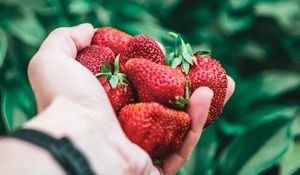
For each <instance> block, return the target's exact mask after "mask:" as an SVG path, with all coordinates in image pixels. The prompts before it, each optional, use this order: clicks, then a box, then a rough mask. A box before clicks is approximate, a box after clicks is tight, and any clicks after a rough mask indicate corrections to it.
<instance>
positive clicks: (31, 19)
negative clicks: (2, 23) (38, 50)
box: [6, 7, 46, 46]
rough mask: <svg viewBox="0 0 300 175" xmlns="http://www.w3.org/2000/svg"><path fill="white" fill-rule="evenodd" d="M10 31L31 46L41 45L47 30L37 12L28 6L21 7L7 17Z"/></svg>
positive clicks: (7, 25)
mask: <svg viewBox="0 0 300 175" xmlns="http://www.w3.org/2000/svg"><path fill="white" fill-rule="evenodd" d="M6 27H7V28H8V32H9V33H11V34H12V35H14V36H15V37H17V38H19V39H20V40H22V41H23V42H25V43H26V44H29V45H31V46H39V45H40V44H41V42H42V41H43V39H44V38H45V36H46V32H45V30H44V28H43V26H42V24H41V23H40V21H38V19H37V18H36V16H35V14H34V13H33V12H32V11H31V10H29V9H28V8H25V7H23V8H20V10H19V11H18V12H16V13H15V14H14V15H13V16H11V17H9V18H6Z"/></svg>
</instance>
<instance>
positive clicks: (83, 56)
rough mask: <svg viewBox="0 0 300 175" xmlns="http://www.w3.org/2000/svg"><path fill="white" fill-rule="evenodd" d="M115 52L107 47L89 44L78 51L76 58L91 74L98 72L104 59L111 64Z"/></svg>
mask: <svg viewBox="0 0 300 175" xmlns="http://www.w3.org/2000/svg"><path fill="white" fill-rule="evenodd" d="M114 58H115V54H114V53H113V52H112V51H111V50H110V48H108V47H103V46H97V45H91V46H88V47H86V48H84V49H82V50H81V51H79V52H78V54H77V56H76V60H77V61H78V62H80V63H81V64H82V65H83V66H85V67H86V68H88V69H89V70H90V71H91V72H92V73H93V74H97V73H100V72H101V71H102V70H101V65H102V64H103V63H104V61H105V60H106V61H107V62H108V63H109V64H110V65H112V64H113V62H114Z"/></svg>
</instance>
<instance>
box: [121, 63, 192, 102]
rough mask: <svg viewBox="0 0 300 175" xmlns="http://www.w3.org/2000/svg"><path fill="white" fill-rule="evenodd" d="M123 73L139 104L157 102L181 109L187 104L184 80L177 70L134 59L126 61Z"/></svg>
mask: <svg viewBox="0 0 300 175" xmlns="http://www.w3.org/2000/svg"><path fill="white" fill-rule="evenodd" d="M125 73H126V75H127V76H128V78H129V80H130V81H131V82H132V84H133V86H134V87H135V89H136V91H137V96H138V98H139V100H140V101H141V102H159V103H161V104H164V105H167V106H172V107H179V108H182V107H184V105H185V104H186V103H187V101H186V100H185V99H184V98H183V97H185V95H188V94H185V93H186V92H185V91H186V78H185V76H184V74H183V73H181V72H180V71H179V70H176V69H173V68H171V67H169V66H165V65H160V64H157V63H154V62H152V61H150V60H146V59H140V58H134V59H130V60H129V61H127V63H126V65H125Z"/></svg>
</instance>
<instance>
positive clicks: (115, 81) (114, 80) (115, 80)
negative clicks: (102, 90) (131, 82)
mask: <svg viewBox="0 0 300 175" xmlns="http://www.w3.org/2000/svg"><path fill="white" fill-rule="evenodd" d="M118 81H119V79H118V77H117V76H114V75H113V76H111V78H110V79H109V84H110V85H111V87H112V89H114V88H116V87H117V85H118Z"/></svg>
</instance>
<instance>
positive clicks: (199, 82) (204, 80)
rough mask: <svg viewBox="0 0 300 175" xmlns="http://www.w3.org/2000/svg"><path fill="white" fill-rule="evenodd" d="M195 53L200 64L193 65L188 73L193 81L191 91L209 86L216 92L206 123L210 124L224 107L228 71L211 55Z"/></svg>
mask: <svg viewBox="0 0 300 175" xmlns="http://www.w3.org/2000/svg"><path fill="white" fill-rule="evenodd" d="M195 55H196V58H197V61H198V65H195V66H192V67H191V69H190V71H189V73H188V77H189V79H190V81H191V91H192V92H193V91H195V90H196V89H197V88H198V87H201V86H207V87H209V88H210V89H211V90H212V91H213V92H214V96H213V98H212V101H211V105H210V109H209V114H208V118H207V121H206V123H205V125H206V126H208V125H209V124H211V123H212V122H214V121H215V120H216V118H217V117H218V116H219V115H220V114H221V112H222V109H223V105H224V100H225V95H226V90H227V77H226V71H225V69H224V68H223V67H222V66H221V64H220V63H219V62H217V61H216V60H214V59H212V58H211V57H210V56H209V55H200V52H197V53H196V54H195Z"/></svg>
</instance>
